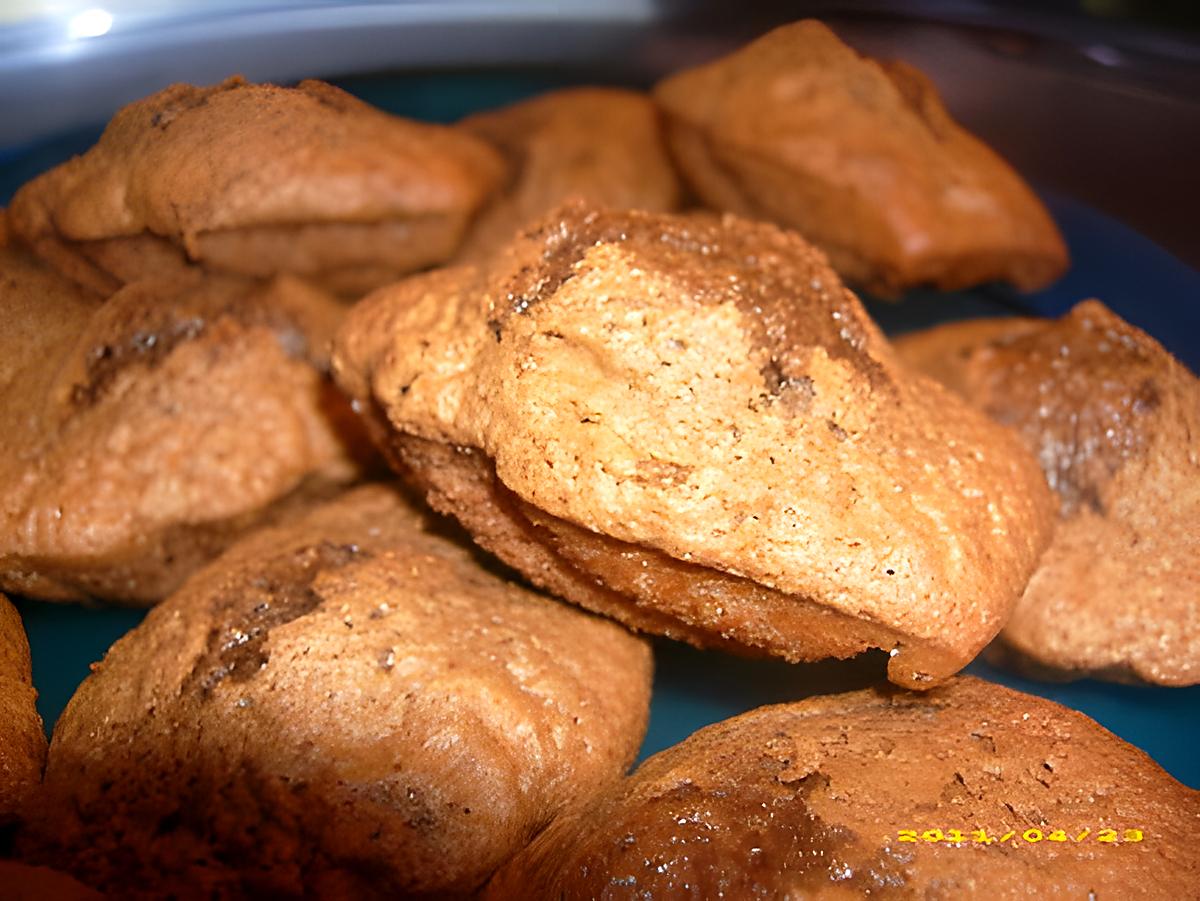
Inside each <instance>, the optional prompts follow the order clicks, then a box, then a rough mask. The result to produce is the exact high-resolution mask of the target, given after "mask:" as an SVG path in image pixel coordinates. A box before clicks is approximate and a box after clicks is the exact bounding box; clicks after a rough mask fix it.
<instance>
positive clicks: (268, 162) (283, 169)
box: [11, 78, 502, 294]
mask: <svg viewBox="0 0 1200 901" xmlns="http://www.w3.org/2000/svg"><path fill="white" fill-rule="evenodd" d="M501 176H502V164H501V161H500V159H499V157H498V156H497V154H496V153H495V152H494V151H493V150H492V149H491V148H490V147H488V146H486V145H485V144H484V143H483V142H482V141H478V140H476V139H475V138H473V137H471V136H470V135H469V134H466V133H464V132H462V131H460V130H455V129H452V128H447V127H444V126H437V125H428V124H424V123H419V122H413V121H409V120H407V119H401V118H399V117H397V116H391V115H389V114H387V113H384V112H383V111H381V110H377V109H374V108H373V107H371V106H368V105H367V104H365V103H363V102H362V101H360V100H357V99H355V98H354V97H352V96H350V95H349V94H347V93H345V92H344V91H341V90H339V89H338V88H335V87H333V86H332V85H328V84H324V83H322V82H319V81H304V82H301V83H300V85H299V86H297V87H295V88H283V87H276V86H274V85H258V84H247V83H246V82H245V81H244V80H243V79H241V78H230V79H228V80H226V81H224V82H222V83H221V84H219V85H214V86H212V87H207V88H198V87H193V86H191V85H173V86H172V87H169V88H166V89H165V90H163V91H160V92H158V93H157V94H153V95H151V96H150V97H147V98H145V99H143V100H139V101H137V102H136V103H132V104H130V105H129V106H126V107H125V108H123V109H122V110H120V111H119V112H118V113H117V114H116V116H114V117H113V120H112V122H110V123H109V125H108V128H107V129H105V132H104V134H103V135H102V136H101V138H100V141H99V142H98V143H97V144H96V146H95V147H93V148H92V149H91V150H89V151H88V152H87V153H85V154H83V155H82V156H79V157H76V158H74V159H72V160H70V161H69V162H67V163H64V164H63V165H61V166H58V167H57V168H55V169H52V170H50V171H49V172H47V173H45V174H44V175H42V176H40V177H39V178H36V179H34V180H33V181H32V182H30V183H29V184H27V185H26V186H24V187H23V188H21V190H19V191H18V192H17V194H16V196H15V197H14V198H13V202H12V207H11V226H12V229H13V232H14V234H15V235H16V236H17V237H19V238H20V239H22V240H23V241H25V242H27V243H28V244H29V245H30V246H32V247H33V248H34V250H35V251H36V252H37V253H38V254H39V255H41V256H43V257H44V258H45V259H47V260H48V261H50V262H51V263H52V264H53V265H55V266H56V267H57V268H59V269H61V270H62V271H64V272H66V273H67V274H69V275H70V276H71V277H72V278H74V279H76V280H77V281H79V282H80V283H82V284H83V285H85V286H87V287H89V288H91V289H93V290H96V291H99V292H101V293H105V294H107V293H111V292H112V291H114V290H115V289H116V288H117V287H119V286H120V285H122V284H126V283H128V282H130V281H135V280H136V279H138V278H141V277H144V276H146V275H162V274H164V273H165V272H172V271H177V270H178V269H179V268H180V267H184V266H186V265H187V264H188V263H201V264H203V265H204V266H206V267H208V268H211V269H214V270H219V271H222V272H227V273H235V274H239V275H246V276H254V277H258V278H267V277H270V276H273V275H276V274H278V273H283V272H288V273H292V274H297V275H301V276H304V277H306V278H308V279H310V280H312V281H315V282H318V283H321V284H323V285H324V286H325V287H327V288H330V289H332V290H334V291H337V292H340V293H347V294H358V293H361V292H363V291H365V290H367V289H369V288H371V287H373V286H375V285H379V284H383V283H385V282H388V281H392V280H394V279H395V278H397V277H399V276H400V275H403V274H405V273H407V272H411V271H414V270H417V269H421V268H424V267H426V266H431V265H435V264H438V263H441V262H442V261H444V260H446V259H448V258H449V257H450V256H451V255H452V254H453V253H454V251H455V250H456V249H457V247H458V243H459V241H461V239H462V236H463V233H464V230H465V229H466V227H467V224H468V223H469V222H470V220H471V217H472V216H473V215H474V213H475V212H476V210H477V209H478V208H479V207H480V206H482V204H483V202H484V201H485V200H486V199H487V197H488V195H489V194H490V193H491V191H492V190H493V189H495V188H496V187H498V185H499V181H500V178H501Z"/></svg>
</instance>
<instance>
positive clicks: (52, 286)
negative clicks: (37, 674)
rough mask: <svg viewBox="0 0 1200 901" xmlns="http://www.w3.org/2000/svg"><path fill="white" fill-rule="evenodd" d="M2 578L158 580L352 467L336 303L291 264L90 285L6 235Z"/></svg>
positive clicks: (75, 582)
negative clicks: (110, 289)
mask: <svg viewBox="0 0 1200 901" xmlns="http://www.w3.org/2000/svg"><path fill="white" fill-rule="evenodd" d="M0 310H2V311H3V312H2V314H0V315H2V316H3V320H4V324H5V327H4V328H3V329H2V330H0V589H3V590H5V591H9V592H15V593H18V594H24V595H30V596H34V597H41V598H46V599H51V600H79V599H83V598H88V597H97V598H107V599H110V600H115V601H121V602H125V603H150V602H153V601H157V600H159V599H161V598H163V597H165V596H166V595H167V594H168V593H170V592H171V591H172V590H173V589H174V588H176V587H177V586H178V585H179V583H180V582H181V581H182V580H183V579H184V578H185V577H186V576H187V575H188V573H190V572H191V571H192V570H193V569H195V568H196V567H197V566H199V565H200V564H201V563H203V562H205V561H207V560H209V559H211V558H212V557H213V556H215V555H216V554H217V553H218V552H219V551H220V550H221V549H222V548H223V547H225V545H227V544H228V543H229V542H230V541H231V540H232V539H233V538H234V537H236V535H237V534H239V533H240V532H242V531H244V530H245V529H246V528H247V527H249V526H251V525H254V524H257V523H259V522H261V521H262V520H263V519H264V518H269V517H270V516H271V515H280V514H283V513H285V512H287V511H289V510H293V509H296V508H298V507H301V506H303V505H304V504H305V503H307V502H309V501H310V500H311V499H313V498H319V497H325V496H329V495H330V494H331V493H332V492H334V491H336V490H337V489H338V488H339V486H342V485H344V484H345V483H347V482H348V481H350V480H351V479H352V478H354V477H355V476H356V474H357V472H358V467H357V464H356V462H355V460H354V457H353V453H354V452H355V451H354V448H352V447H348V446H347V445H346V442H347V441H351V440H352V439H353V436H354V434H355V432H354V430H353V429H351V428H350V427H351V426H353V425H355V422H354V418H353V414H351V413H350V412H349V407H348V405H347V404H346V402H345V401H344V400H343V399H342V398H341V396H340V395H339V394H338V392H337V391H336V389H334V387H333V385H332V384H331V383H330V381H329V379H328V377H327V376H326V375H325V374H324V372H323V369H324V368H325V367H326V364H327V354H328V342H329V338H330V336H331V334H332V332H333V329H334V327H335V326H336V324H337V322H338V321H339V319H340V317H341V315H342V313H343V312H344V309H343V307H342V305H341V304H338V303H336V302H334V301H333V300H332V299H331V298H330V297H329V296H328V295H326V294H324V293H323V292H321V291H318V290H316V289H314V288H312V287H309V286H307V285H305V284H302V283H301V282H299V281H297V280H295V279H293V278H290V277H281V278H280V279H278V280H276V281H274V282H272V283H270V284H267V285H257V286H256V284H255V283H253V282H249V281H246V280H238V279H231V278H229V277H217V276H208V277H204V278H200V277H197V276H195V275H192V276H191V277H186V278H179V279H151V280H146V281H142V282H138V283H135V284H132V285H129V286H127V287H125V288H123V289H121V290H120V291H118V292H117V293H116V294H114V295H113V296H112V297H110V298H109V299H107V300H101V299H100V298H98V297H95V296H93V295H90V294H88V293H87V292H85V291H83V290H82V289H79V288H77V287H76V286H75V285H73V284H72V283H71V282H69V281H68V280H66V279H65V278H63V277H62V276H60V275H58V274H57V273H55V272H53V271H51V270H49V269H48V268H46V267H45V266H43V265H41V264H40V263H39V262H38V261H37V260H35V259H33V258H31V257H28V256H26V255H24V254H23V253H22V252H20V251H18V250H15V249H12V248H7V249H5V248H0Z"/></svg>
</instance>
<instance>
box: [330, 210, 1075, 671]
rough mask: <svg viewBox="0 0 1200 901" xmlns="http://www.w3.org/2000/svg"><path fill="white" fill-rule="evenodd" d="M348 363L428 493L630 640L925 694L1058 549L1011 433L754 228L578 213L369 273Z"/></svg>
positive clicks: (801, 246)
mask: <svg viewBox="0 0 1200 901" xmlns="http://www.w3.org/2000/svg"><path fill="white" fill-rule="evenodd" d="M334 369H335V376H336V378H337V379H338V381H339V383H340V384H341V385H342V386H343V388H345V389H346V390H347V392H348V393H350V394H351V396H353V397H355V398H356V399H357V400H358V401H359V406H360V408H361V409H364V410H372V409H374V410H378V411H381V412H382V413H383V414H384V415H385V416H386V421H380V422H377V423H376V425H375V427H374V428H375V432H376V436H377V437H378V438H379V439H380V441H381V444H383V445H384V446H385V448H386V450H387V453H388V454H389V455H390V456H391V458H392V459H393V461H394V462H395V463H396V465H397V467H398V468H400V469H401V470H402V471H404V472H406V473H407V474H408V477H409V478H411V479H412V480H414V481H415V482H416V483H417V484H418V485H419V486H420V487H421V488H422V490H424V492H425V493H426V494H427V496H428V499H429V501H430V503H431V504H432V505H433V506H434V507H435V508H436V509H438V510H441V511H444V512H448V513H452V514H453V515H454V516H456V517H458V519H459V520H461V522H462V523H463V524H464V525H465V526H466V527H467V529H468V530H469V531H470V532H472V533H473V535H474V537H475V539H476V541H478V542H479V543H480V544H481V545H483V546H484V547H485V548H487V549H488V550H490V551H492V552H493V553H495V554H496V555H497V556H498V557H500V558H501V559H502V560H504V561H505V562H506V563H508V564H509V565H511V566H514V567H515V568H517V569H518V570H520V571H521V572H523V573H524V574H525V575H526V576H527V577H528V578H530V579H531V580H532V581H533V582H535V583H536V584H538V585H540V586H542V587H544V588H547V589H549V590H551V591H553V592H554V593H556V594H558V595H559V596H561V597H564V598H566V599H568V600H571V601H574V602H575V603H578V604H581V605H583V606H585V607H588V608H589V609H592V610H595V611H598V612H600V613H604V614H606V615H608V616H613V617H615V618H617V619H619V620H620V621H621V622H623V623H625V624H626V625H628V626H631V627H633V628H635V629H640V630H645V631H647V632H653V633H657V634H662V635H667V636H670V637H672V638H677V639H682V640H684V641H689V642H692V643H693V644H696V645H699V646H701V647H718V648H725V649H729V650H742V651H746V652H752V653H764V652H765V653H769V654H775V655H778V656H781V657H784V658H786V659H788V660H791V661H797V660H814V659H820V658H825V657H848V656H851V655H854V654H857V653H859V652H860V651H863V650H865V649H867V648H872V647H876V648H884V649H886V650H888V651H889V652H890V653H891V654H892V657H891V660H890V665H889V676H890V678H891V679H892V680H893V681H896V682H899V683H901V684H904V685H909V686H913V687H925V688H927V687H929V686H930V685H932V684H933V683H934V682H936V681H938V680H940V679H943V678H945V677H946V676H949V675H950V674H952V673H954V672H955V671H956V670H958V669H959V668H960V667H962V666H963V665H964V664H965V663H966V662H967V661H969V660H970V659H971V658H972V657H973V656H974V655H975V654H976V653H977V652H978V651H979V649H980V648H982V647H983V645H984V644H986V643H987V641H988V640H989V639H990V638H991V637H992V636H993V635H994V634H995V633H996V632H997V631H998V630H999V628H1000V626H1001V625H1002V624H1003V622H1004V619H1005V618H1006V617H1007V615H1008V612H1009V609H1010V608H1011V606H1012V604H1013V603H1014V602H1015V600H1016V598H1017V597H1018V595H1019V594H1020V592H1021V589H1022V588H1023V587H1024V585H1025V581H1026V579H1027V578H1028V576H1029V573H1030V572H1031V571H1032V569H1033V566H1034V564H1035V562H1036V560H1037V556H1038V554H1039V553H1040V552H1041V550H1042V549H1043V548H1044V546H1045V544H1046V542H1047V541H1048V540H1049V534H1050V528H1051V525H1052V523H1053V518H1054V510H1053V502H1052V497H1051V495H1050V493H1049V491H1048V490H1047V488H1046V485H1045V480H1044V479H1043V478H1042V475H1041V472H1040V470H1039V469H1038V467H1037V462H1036V461H1035V460H1033V459H1032V457H1031V456H1030V455H1029V454H1028V452H1027V451H1025V450H1024V449H1023V448H1022V447H1021V445H1020V442H1019V441H1018V440H1017V439H1016V436H1013V435H1011V434H1010V433H1009V432H1008V431H1007V430H1006V429H1003V428H1000V427H998V426H996V425H995V424H994V423H991V422H990V421H988V420H987V418H986V417H984V416H982V415H980V414H978V413H975V412H974V411H972V410H971V409H970V408H969V407H968V406H967V405H966V404H963V403H961V402H960V401H959V400H958V399H957V398H955V397H954V396H953V395H952V394H951V393H950V392H948V391H945V390H943V389H941V388H940V387H939V386H938V385H936V384H935V383H934V382H932V381H930V380H927V379H925V378H923V377H921V376H919V375H915V374H911V373H910V372H909V371H908V370H907V369H905V368H903V367H902V366H900V365H898V364H897V362H896V360H895V359H894V357H893V354H892V351H891V348H890V346H889V345H888V343H887V341H886V340H885V339H884V338H883V336H882V335H881V334H880V333H879V331H878V329H877V328H876V327H875V326H874V324H873V323H872V322H871V321H870V319H869V318H868V317H867V315H866V313H865V312H864V311H863V309H862V306H861V305H860V304H859V302H858V300H857V299H856V298H855V297H854V295H853V294H851V293H850V292H849V291H847V290H846V289H845V288H843V287H842V285H841V283H840V282H839V281H838V279H837V276H836V275H835V274H834V273H833V271H832V270H831V269H830V268H829V267H828V266H827V265H826V262H825V258H824V256H823V255H822V254H821V253H820V252H819V251H817V250H815V249H814V248H812V247H811V246H810V245H808V244H806V243H805V242H804V241H803V240H802V239H801V238H800V237H799V236H798V235H795V234H793V233H789V232H785V231H781V230H780V229H778V228H776V227H775V226H772V225H768V224H765V223H751V222H747V221H745V220H740V219H736V218H734V217H726V218H724V219H718V218H716V217H713V216H709V215H705V214H702V215H674V216H672V215H652V214H649V213H639V212H629V213H619V212H607V211H605V212H597V211H589V210H587V209H586V208H584V207H580V206H577V205H576V206H570V207H567V208H564V209H563V210H561V211H559V212H558V213H557V214H555V215H554V216H551V217H550V218H549V219H547V220H546V221H545V222H544V223H543V224H542V225H541V226H540V227H539V228H537V229H535V230H533V231H530V232H529V233H527V234H525V235H523V236H522V237H521V238H519V239H518V240H517V241H516V242H515V243H514V244H513V245H512V246H511V247H510V248H509V250H508V251H506V252H505V254H503V255H501V256H499V257H497V258H496V260H495V262H494V265H492V266H490V267H488V268H485V269H472V268H470V267H467V268H457V269H454V268H452V269H446V270H441V271H438V272H435V273H431V274H428V275H422V276H418V277H415V278H412V279H409V280H407V281H404V282H401V283H399V284H397V285H393V286H389V287H388V288H385V289H381V290H380V291H378V292H376V293H375V294H373V295H371V296H370V297H368V298H366V299H365V300H364V301H363V302H362V303H361V304H359V305H358V306H357V307H356V308H355V309H354V310H353V311H352V313H351V315H350V316H349V317H348V318H347V321H346V323H345V325H344V327H343V328H342V330H341V331H340V332H339V334H338V338H337V341H336V342H335V351H334Z"/></svg>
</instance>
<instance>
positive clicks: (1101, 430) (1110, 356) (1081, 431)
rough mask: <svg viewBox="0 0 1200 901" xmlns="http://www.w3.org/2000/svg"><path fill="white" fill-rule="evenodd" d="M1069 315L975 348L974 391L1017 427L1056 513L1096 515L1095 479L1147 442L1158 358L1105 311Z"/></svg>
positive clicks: (990, 410) (1099, 508)
mask: <svg viewBox="0 0 1200 901" xmlns="http://www.w3.org/2000/svg"><path fill="white" fill-rule="evenodd" d="M1071 318H1072V320H1074V321H1073V322H1071V323H1070V324H1065V323H1064V324H1063V325H1059V326H1051V327H1048V328H1044V329H1039V330H1037V331H1031V332H1027V333H1021V334H1017V335H1015V336H1014V337H1012V338H1003V337H1001V338H998V339H995V340H993V341H992V342H990V343H988V344H986V345H985V346H983V347H982V348H980V349H977V350H975V351H974V356H976V357H978V358H979V359H985V358H986V360H987V367H986V369H985V370H984V373H985V374H984V375H983V377H982V380H981V381H982V384H981V385H980V386H979V389H981V390H977V391H975V392H973V394H974V396H975V398H976V399H977V400H979V401H981V405H982V407H983V409H984V411H985V412H987V414H988V415H989V416H991V417H992V418H994V419H996V420H997V421H998V422H1002V423H1004V424H1005V425H1007V426H1010V427H1012V428H1015V429H1016V430H1017V431H1019V432H1020V433H1021V435H1022V437H1023V438H1024V439H1025V442H1026V444H1028V445H1029V447H1030V448H1031V449H1032V450H1033V451H1034V453H1035V454H1036V456H1037V458H1038V461H1039V462H1040V463H1041V464H1042V469H1043V471H1044V472H1045V473H1046V480H1047V481H1048V482H1049V483H1050V487H1051V488H1053V489H1054V490H1055V491H1056V492H1058V495H1059V497H1060V498H1061V499H1062V515H1063V516H1071V515H1073V514H1074V513H1075V512H1076V511H1078V510H1079V509H1080V508H1083V507H1086V508H1089V509H1091V510H1093V511H1094V512H1096V513H1099V514H1100V515H1104V512H1105V511H1104V508H1103V503H1102V502H1101V500H1100V495H1101V492H1102V491H1103V488H1104V486H1105V485H1107V483H1108V482H1109V481H1110V480H1111V479H1112V477H1113V476H1114V475H1116V473H1117V472H1118V471H1119V470H1120V469H1121V467H1122V466H1123V465H1124V464H1125V462H1126V461H1127V460H1129V459H1132V458H1136V457H1140V456H1142V455H1143V454H1144V453H1145V451H1146V448H1147V445H1148V441H1149V435H1148V434H1147V432H1146V429H1147V428H1152V427H1153V425H1152V423H1150V421H1149V420H1148V419H1147V418H1146V416H1145V414H1148V413H1153V412H1154V411H1155V410H1156V409H1157V408H1158V407H1159V405H1160V404H1161V403H1162V398H1161V391H1160V388H1159V385H1158V383H1157V381H1156V380H1157V378H1159V377H1160V376H1161V371H1162V367H1161V364H1159V363H1158V361H1157V360H1156V359H1155V357H1154V356H1152V354H1151V352H1150V350H1149V349H1148V348H1147V347H1146V346H1145V341H1146V340H1147V339H1146V338H1145V337H1144V336H1142V335H1140V334H1139V333H1137V332H1136V331H1135V330H1134V329H1133V328H1131V327H1130V326H1129V325H1128V324H1127V323H1125V322H1123V321H1121V320H1120V319H1118V318H1117V317H1116V316H1114V315H1112V314H1111V313H1108V312H1107V311H1104V310H1097V309H1093V308H1090V307H1089V308H1087V309H1081V312H1080V313H1079V314H1078V315H1075V316H1072V317H1071ZM1097 332H1099V335H1097V334H1096V333H1097ZM1131 383H1136V384H1137V386H1138V387H1137V388H1136V389H1135V390H1133V391H1130V389H1129V385H1130V384H1131ZM951 387H954V386H951ZM1034 398H1036V399H1037V400H1036V402H1034V401H1033V399H1034Z"/></svg>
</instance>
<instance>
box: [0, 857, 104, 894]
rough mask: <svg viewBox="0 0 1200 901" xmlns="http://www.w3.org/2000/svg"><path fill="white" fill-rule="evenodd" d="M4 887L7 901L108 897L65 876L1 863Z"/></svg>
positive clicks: (47, 869)
mask: <svg viewBox="0 0 1200 901" xmlns="http://www.w3.org/2000/svg"><path fill="white" fill-rule="evenodd" d="M0 885H3V886H4V898H5V901H100V899H102V898H103V897H104V896H103V895H101V894H100V893H99V892H97V891H95V890H94V889H90V888H88V887H87V886H85V885H83V884H82V883H80V882H76V881H75V880H74V879H72V878H71V877H70V876H68V875H66V874H65V873H60V872H58V871H57V870H52V869H50V868H49V867H31V866H29V865H28V864H23V863H18V862H17V861H14V860H0Z"/></svg>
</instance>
